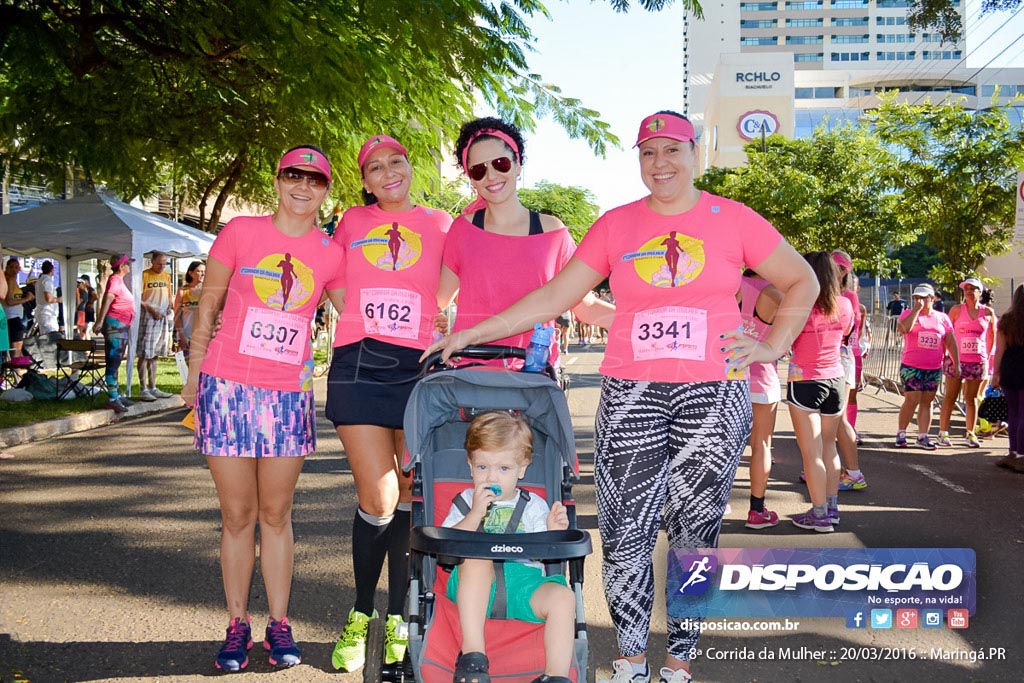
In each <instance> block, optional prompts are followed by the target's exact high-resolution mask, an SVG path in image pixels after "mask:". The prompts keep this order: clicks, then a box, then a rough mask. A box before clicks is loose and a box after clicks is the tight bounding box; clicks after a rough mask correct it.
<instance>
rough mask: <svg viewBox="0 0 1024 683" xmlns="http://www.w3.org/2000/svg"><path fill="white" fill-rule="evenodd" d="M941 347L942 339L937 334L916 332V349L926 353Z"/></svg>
mask: <svg viewBox="0 0 1024 683" xmlns="http://www.w3.org/2000/svg"><path fill="white" fill-rule="evenodd" d="M941 345H942V337H940V336H939V334H938V332H918V333H917V347H918V348H919V349H924V350H926V351H935V350H937V349H938V348H939V347H940V346H941Z"/></svg>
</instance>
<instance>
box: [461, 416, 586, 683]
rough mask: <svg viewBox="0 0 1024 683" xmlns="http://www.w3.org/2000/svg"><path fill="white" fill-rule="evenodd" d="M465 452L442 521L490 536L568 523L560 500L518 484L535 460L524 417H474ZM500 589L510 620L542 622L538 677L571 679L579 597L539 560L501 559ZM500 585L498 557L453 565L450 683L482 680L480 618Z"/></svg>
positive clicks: (557, 682)
mask: <svg viewBox="0 0 1024 683" xmlns="http://www.w3.org/2000/svg"><path fill="white" fill-rule="evenodd" d="M466 457H467V460H468V462H469V470H470V473H471V475H472V477H473V486H472V487H470V488H467V489H466V490H464V491H463V492H462V493H460V494H459V495H458V496H456V498H455V500H454V502H453V503H452V507H451V510H449V512H448V516H447V517H446V518H445V520H444V524H442V526H444V527H453V528H455V529H465V530H466V531H484V532H487V533H493V534H500V533H506V534H515V533H536V532H538V531H556V530H561V529H568V528H569V517H568V514H567V513H566V510H565V506H564V505H562V503H561V502H559V501H555V502H554V503H553V504H552V505H551V507H550V508H548V505H547V503H546V502H544V499H543V498H541V497H540V496H538V495H536V494H533V493H530V492H529V491H526V490H524V489H520V488H518V487H517V486H516V484H517V483H518V481H519V479H521V478H522V477H523V475H525V474H526V468H527V467H528V466H529V464H530V461H531V460H532V459H533V435H532V433H531V432H530V426H529V425H528V424H527V423H526V421H525V420H523V418H521V417H516V416H514V415H511V414H509V413H504V412H489V413H483V414H481V415H478V416H477V417H476V418H475V419H474V420H473V422H472V423H471V424H470V425H469V430H468V431H467V432H466ZM501 570H503V571H504V574H505V576H504V590H505V596H506V599H505V601H506V605H507V609H506V616H507V617H508V618H509V619H519V620H521V621H527V622H534V623H543V624H544V654H545V662H546V663H545V666H544V675H543V676H541V677H539V678H537V679H535V681H538V682H547V681H549V682H550V683H569V678H568V675H569V667H570V663H571V659H572V641H573V622H574V621H575V618H576V602H575V600H574V598H573V594H572V591H571V590H569V588H568V584H567V583H566V581H565V576H563V575H561V574H555V575H552V576H545V575H544V571H543V566H542V565H541V564H540V563H537V562H526V563H520V562H506V563H504V566H502V567H501ZM497 590H498V586H497V582H496V572H495V563H494V562H492V561H491V560H485V559H466V560H464V561H463V562H462V564H461V565H459V566H457V567H455V569H453V570H452V574H451V577H450V578H449V579H448V588H447V595H448V597H449V598H450V599H452V600H454V601H455V604H456V606H457V607H458V611H459V626H460V627H461V629H462V652H461V653H460V654H459V658H458V659H457V660H456V662H455V676H454V683H486V682H487V681H488V680H489V662H488V660H487V656H486V655H485V654H484V652H485V650H486V645H485V642H484V621H485V617H486V616H488V615H493V613H494V600H495V594H496V592H497Z"/></svg>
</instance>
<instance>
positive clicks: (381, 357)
mask: <svg viewBox="0 0 1024 683" xmlns="http://www.w3.org/2000/svg"><path fill="white" fill-rule="evenodd" d="M357 162H358V164H359V172H360V175H361V176H362V181H363V197H364V201H365V202H366V203H365V205H364V206H354V207H352V208H350V209H348V210H347V211H345V214H344V215H343V216H342V218H341V220H340V221H339V223H338V227H337V229H336V230H335V233H334V240H335V242H336V243H337V244H338V245H339V246H340V247H341V248H342V249H343V250H344V253H345V259H344V273H345V290H344V291H345V306H344V308H342V309H339V311H340V315H339V317H338V325H337V328H336V329H335V332H334V344H335V348H334V355H333V357H332V360H331V370H330V374H329V376H328V381H327V408H326V411H325V413H326V416H327V419H328V420H330V421H331V422H332V423H333V424H334V428H335V430H336V431H337V433H338V438H340V439H341V443H342V445H343V446H344V447H345V455H346V457H347V458H348V462H349V467H351V469H352V476H353V478H354V479H355V483H356V493H357V495H358V498H359V506H358V508H357V509H356V511H355V515H354V517H353V520H352V569H353V579H354V580H355V585H356V600H355V605H354V606H353V607H352V608H351V609H350V610H349V613H348V618H347V620H346V622H345V625H344V626H343V627H342V632H341V636H340V637H339V639H338V642H337V644H336V645H335V646H334V651H333V653H332V656H331V662H332V664H333V665H334V667H335V668H336V669H344V670H345V671H350V672H351V671H355V670H356V669H359V668H360V667H362V666H363V664H364V663H365V660H366V639H367V632H368V629H369V624H370V621H371V620H372V619H373V618H374V617H376V616H377V611H376V610H375V609H374V594H375V592H376V590H377V582H378V581H379V580H380V575H381V571H382V569H383V566H384V560H385V558H387V561H388V606H387V613H386V615H387V616H386V617H385V619H384V636H385V646H384V664H387V665H394V664H398V663H399V662H401V661H402V659H403V658H404V657H405V648H406V645H407V642H408V636H407V635H406V633H407V629H406V626H405V622H404V620H403V616H402V614H403V612H404V603H405V594H406V590H407V585H406V583H407V581H408V576H409V559H408V552H409V523H410V505H411V501H412V477H411V476H410V475H409V474H407V473H405V472H403V471H402V468H401V459H402V455H403V453H404V451H405V435H404V432H403V431H402V417H403V415H404V414H405V405H406V403H408V401H409V394H410V393H411V392H412V388H413V385H415V383H416V379H417V377H418V375H419V374H420V369H421V366H420V363H419V356H420V354H421V353H422V352H423V349H425V348H427V345H429V344H430V343H431V342H432V341H434V334H435V331H434V320H435V317H436V316H437V312H438V296H439V295H438V291H437V288H438V281H439V279H440V276H441V253H442V250H443V248H444V243H445V237H446V235H447V233H448V228H449V226H450V225H451V222H452V217H451V216H449V215H448V214H447V213H445V212H444V211H438V210H437V209H430V208H427V207H425V206H420V205H417V204H414V203H413V202H412V199H411V198H410V194H409V193H410V189H411V186H412V166H411V165H410V164H409V153H408V151H407V150H406V148H405V147H404V146H403V145H402V144H401V143H400V142H398V140H396V139H394V138H392V137H390V136H387V135H374V136H372V137H370V138H369V139H368V140H367V141H366V142H365V143H364V144H363V146H362V148H361V149H360V150H359V155H358V157H357ZM444 298H445V299H449V298H451V293H450V292H449V293H447V294H446V295H444ZM438 336H440V335H438Z"/></svg>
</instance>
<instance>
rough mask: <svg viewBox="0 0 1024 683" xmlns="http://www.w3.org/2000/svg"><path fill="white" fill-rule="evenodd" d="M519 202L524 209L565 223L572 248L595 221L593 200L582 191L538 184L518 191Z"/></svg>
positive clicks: (567, 187) (591, 195)
mask: <svg viewBox="0 0 1024 683" xmlns="http://www.w3.org/2000/svg"><path fill="white" fill-rule="evenodd" d="M519 200H520V201H521V202H522V203H523V206H525V207H526V208H528V209H532V210H534V211H539V212H541V213H547V214H551V215H552V216H555V217H556V218H558V219H559V220H561V221H562V222H563V223H565V227H567V228H569V233H570V234H571V235H572V238H573V240H574V241H575V242H576V244H579V243H580V240H582V239H583V236H584V235H585V234H587V230H589V229H590V226H591V225H593V224H594V221H596V220H597V215H598V206H597V203H596V202H597V200H596V198H595V197H594V195H593V194H592V193H591V192H590V190H587V189H584V188H582V187H576V186H566V185H558V184H556V183H552V182H548V181H547V180H542V181H541V182H539V183H537V186H536V187H533V188H530V189H522V190H519Z"/></svg>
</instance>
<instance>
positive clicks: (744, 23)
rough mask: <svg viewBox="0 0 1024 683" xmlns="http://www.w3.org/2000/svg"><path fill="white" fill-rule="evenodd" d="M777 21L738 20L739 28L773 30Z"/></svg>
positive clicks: (777, 23)
mask: <svg viewBox="0 0 1024 683" xmlns="http://www.w3.org/2000/svg"><path fill="white" fill-rule="evenodd" d="M778 25H779V22H778V20H777V19H740V28H775V27H776V26H778Z"/></svg>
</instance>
